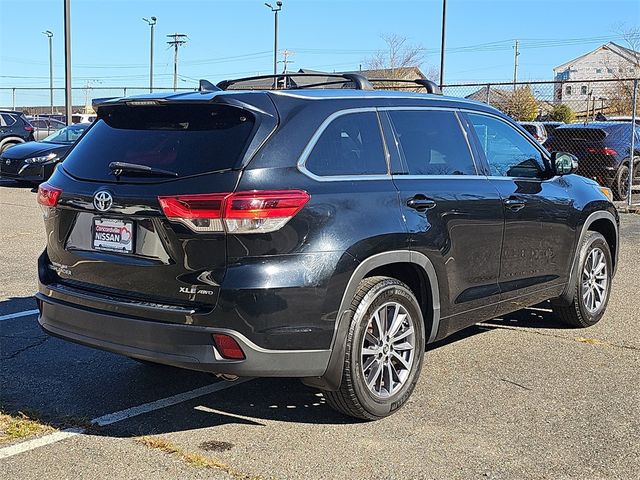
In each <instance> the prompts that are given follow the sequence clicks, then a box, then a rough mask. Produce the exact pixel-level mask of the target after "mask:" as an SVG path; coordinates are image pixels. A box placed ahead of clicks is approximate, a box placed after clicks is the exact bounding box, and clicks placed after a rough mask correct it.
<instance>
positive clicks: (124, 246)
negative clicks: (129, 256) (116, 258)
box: [93, 218, 134, 253]
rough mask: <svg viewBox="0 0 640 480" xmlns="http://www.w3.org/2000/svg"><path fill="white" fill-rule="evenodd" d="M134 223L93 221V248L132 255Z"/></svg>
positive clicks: (106, 219) (108, 220)
mask: <svg viewBox="0 0 640 480" xmlns="http://www.w3.org/2000/svg"><path fill="white" fill-rule="evenodd" d="M133 237H134V229H133V222H127V221H124V220H116V219H112V218H94V219H93V248H94V249H96V250H107V251H109V252H121V253H132V252H133Z"/></svg>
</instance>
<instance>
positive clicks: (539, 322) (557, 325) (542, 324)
mask: <svg viewBox="0 0 640 480" xmlns="http://www.w3.org/2000/svg"><path fill="white" fill-rule="evenodd" d="M492 325H495V326H496V327H521V328H548V329H555V330H566V329H570V328H571V327H570V326H568V325H565V324H564V323H562V322H561V321H560V320H558V319H557V318H556V316H555V314H554V313H553V311H552V310H551V303H550V302H548V301H547V302H543V303H540V304H538V305H534V306H532V307H530V308H523V309H522V310H518V311H516V312H512V313H509V314H506V315H503V316H502V317H497V318H494V319H492V320H487V321H484V322H482V326H485V327H487V328H491V326H492Z"/></svg>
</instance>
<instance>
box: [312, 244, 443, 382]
mask: <svg viewBox="0 0 640 480" xmlns="http://www.w3.org/2000/svg"><path fill="white" fill-rule="evenodd" d="M375 275H384V276H389V277H393V278H396V279H398V280H400V281H402V282H404V283H406V284H407V285H408V286H409V287H410V288H411V289H412V291H413V293H414V295H416V297H417V299H418V301H419V302H420V307H421V309H422V313H423V318H424V321H425V336H426V337H427V338H426V339H425V342H426V343H430V342H432V341H434V340H435V338H436V336H437V333H438V328H439V326H440V289H439V286H438V278H437V275H436V271H435V268H434V266H433V264H432V263H431V260H429V258H428V257H427V256H426V255H424V254H422V253H419V252H412V251H410V250H393V251H389V252H382V253H378V254H375V255H372V256H370V257H368V258H366V259H365V260H363V261H362V262H360V263H359V264H358V266H357V267H356V268H355V270H354V271H353V273H352V274H351V277H350V278H349V281H348V282H347V286H346V288H345V290H344V293H343V295H342V300H341V302H340V307H339V309H338V313H337V315H336V323H335V328H334V334H333V340H332V342H331V357H330V359H329V363H328V365H327V370H326V371H325V373H324V375H322V376H321V377H309V378H304V379H303V383H304V384H305V385H308V386H311V387H315V388H321V389H323V390H332V391H333V390H337V389H338V388H339V387H340V380H341V378H342V368H343V356H344V351H345V346H346V345H345V342H346V337H347V335H346V333H347V330H348V328H349V325H350V323H351V316H352V312H351V310H350V306H351V301H352V299H353V296H354V295H355V293H356V290H357V288H358V285H359V284H360V282H361V281H362V280H363V279H365V278H367V277H371V276H375ZM398 277H400V278H398ZM414 288H416V289H417V291H415V290H414Z"/></svg>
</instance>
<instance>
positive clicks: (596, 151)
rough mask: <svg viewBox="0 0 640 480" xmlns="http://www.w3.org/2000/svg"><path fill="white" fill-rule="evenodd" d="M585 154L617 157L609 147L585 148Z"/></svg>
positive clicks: (616, 153)
mask: <svg viewBox="0 0 640 480" xmlns="http://www.w3.org/2000/svg"><path fill="white" fill-rule="evenodd" d="M587 152H589V153H593V154H596V155H618V152H616V151H615V149H613V148H609V147H598V148H587Z"/></svg>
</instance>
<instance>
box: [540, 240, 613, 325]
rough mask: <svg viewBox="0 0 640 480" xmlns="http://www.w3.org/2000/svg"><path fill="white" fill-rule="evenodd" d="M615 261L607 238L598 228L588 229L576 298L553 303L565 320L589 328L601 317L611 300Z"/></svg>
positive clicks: (581, 248)
mask: <svg viewBox="0 0 640 480" xmlns="http://www.w3.org/2000/svg"><path fill="white" fill-rule="evenodd" d="M612 265H613V263H612V261H611V252H610V250H609V244H608V243H607V241H606V240H605V238H604V237H603V236H602V235H601V234H600V233H598V232H591V231H589V232H587V234H586V235H585V238H584V241H583V242H582V245H581V246H580V257H579V262H578V270H577V272H576V275H577V278H576V285H575V287H574V291H573V297H572V302H571V304H570V305H568V306H567V305H559V304H552V306H553V312H554V313H555V314H556V316H557V317H558V319H559V320H560V321H561V322H562V323H565V324H567V325H569V326H572V327H577V328H585V327H590V326H592V325H595V324H596V323H598V322H599V321H600V319H601V318H602V316H603V315H604V312H605V310H606V308H607V303H608V302H609V293H610V292H611V272H612Z"/></svg>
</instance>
